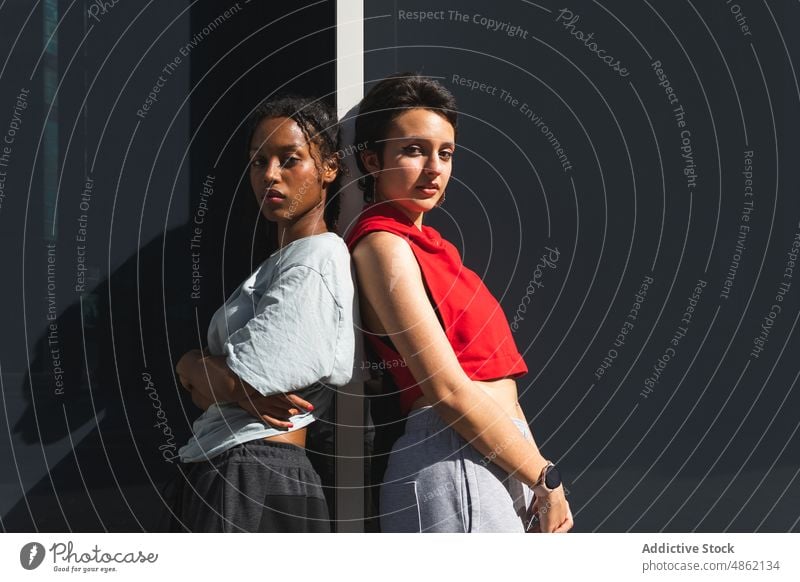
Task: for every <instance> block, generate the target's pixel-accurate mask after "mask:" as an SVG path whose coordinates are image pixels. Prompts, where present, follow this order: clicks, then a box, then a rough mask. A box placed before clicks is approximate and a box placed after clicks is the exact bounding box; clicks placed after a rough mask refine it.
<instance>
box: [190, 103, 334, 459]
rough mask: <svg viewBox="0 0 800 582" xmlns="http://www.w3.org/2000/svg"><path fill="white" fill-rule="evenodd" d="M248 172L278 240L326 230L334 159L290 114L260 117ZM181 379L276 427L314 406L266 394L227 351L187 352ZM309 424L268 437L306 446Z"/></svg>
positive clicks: (208, 400) (211, 399)
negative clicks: (232, 364) (235, 367)
mask: <svg viewBox="0 0 800 582" xmlns="http://www.w3.org/2000/svg"><path fill="white" fill-rule="evenodd" d="M249 153H250V164H249V169H248V173H249V178H250V186H251V187H252V189H253V194H254V195H255V197H256V202H257V203H258V205H259V208H260V210H261V213H262V215H263V216H264V218H266V219H267V220H269V221H271V222H275V223H276V224H277V227H278V244H279V246H281V247H284V246H286V245H287V244H289V243H290V242H292V241H295V240H298V239H301V238H304V237H307V236H312V235H315V234H321V233H324V232H328V228H327V226H326V224H325V220H324V210H325V201H326V199H327V198H326V196H327V188H328V186H329V185H330V184H331V182H333V180H334V179H335V178H336V173H337V168H336V166H335V164H331V163H325V162H323V161H322V160H321V156H320V152H319V149H318V147H317V145H316V144H314V143H311V144H309V143H308V142H307V141H306V137H305V134H304V133H303V130H302V129H300V126H299V125H297V123H296V122H295V121H294V120H293V119H290V118H288V117H275V118H268V119H264V120H262V121H261V122H260V123H259V124H258V127H257V128H256V131H255V132H254V133H253V138H252V140H251V142H250V152H249ZM176 371H177V372H178V379H179V380H180V382H181V384H182V385H183V386H184V388H186V389H187V390H189V391H190V392H191V394H192V401H193V402H194V403H195V404H196V405H197V406H198V407H200V408H202V409H203V410H206V409H207V408H208V407H209V406H211V405H212V404H214V403H215V402H218V401H225V402H236V403H237V404H238V405H239V406H241V407H242V408H244V409H245V410H247V411H248V412H249V413H250V414H252V415H253V416H255V417H258V418H261V419H262V420H263V421H264V422H266V423H268V424H270V425H271V426H273V427H275V428H282V429H288V428H291V427H292V425H291V423H290V422H288V418H289V417H290V416H293V415H295V414H299V413H300V411H303V410H309V411H310V410H313V406H312V405H311V404H310V403H309V402H307V401H306V400H303V399H302V398H300V397H299V396H297V395H296V394H291V393H290V394H278V395H272V396H262V395H261V394H259V393H258V392H257V391H256V390H255V389H254V388H253V387H252V386H250V385H249V384H247V383H246V382H243V381H242V380H241V379H240V378H239V377H238V376H236V374H234V373H233V372H232V371H231V370H230V368H228V365H227V363H226V357H225V356H211V355H207V354H204V353H203V351H201V350H191V351H189V352H187V353H186V354H185V355H184V356H183V357H182V358H181V359H180V361H179V362H178V365H177V367H176ZM305 433H306V430H305V429H300V430H297V431H294V432H292V433H287V434H282V435H276V436H274V437H268V438H269V439H270V440H279V441H284V442H289V443H292V444H295V445H299V446H303V445H304V443H305Z"/></svg>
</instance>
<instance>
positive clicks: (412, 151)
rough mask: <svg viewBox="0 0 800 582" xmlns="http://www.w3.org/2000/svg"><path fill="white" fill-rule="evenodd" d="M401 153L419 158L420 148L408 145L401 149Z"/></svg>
mask: <svg viewBox="0 0 800 582" xmlns="http://www.w3.org/2000/svg"><path fill="white" fill-rule="evenodd" d="M403 151H404V152H405V153H406V154H408V155H409V156H421V155H422V148H421V147H419V146H418V145H410V146H406V147H404V148H403Z"/></svg>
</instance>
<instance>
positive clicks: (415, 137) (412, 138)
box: [375, 135, 456, 148]
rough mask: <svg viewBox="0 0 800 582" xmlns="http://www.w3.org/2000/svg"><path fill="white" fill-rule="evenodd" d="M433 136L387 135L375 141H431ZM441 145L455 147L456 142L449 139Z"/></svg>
mask: <svg viewBox="0 0 800 582" xmlns="http://www.w3.org/2000/svg"><path fill="white" fill-rule="evenodd" d="M434 139H435V138H430V137H425V136H424V135H404V136H402V137H387V138H384V139H379V140H375V141H376V143H383V142H387V141H412V140H417V141H428V142H430V141H433V140H434ZM442 147H452V148H454V147H456V144H455V143H453V142H451V141H445V142H442Z"/></svg>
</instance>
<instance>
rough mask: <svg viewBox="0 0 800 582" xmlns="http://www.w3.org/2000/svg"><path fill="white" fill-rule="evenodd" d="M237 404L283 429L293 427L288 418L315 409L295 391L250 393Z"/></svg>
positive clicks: (273, 425) (271, 424) (260, 418)
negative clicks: (287, 392)
mask: <svg viewBox="0 0 800 582" xmlns="http://www.w3.org/2000/svg"><path fill="white" fill-rule="evenodd" d="M237 404H238V405H239V406H240V407H241V408H243V409H244V410H246V411H247V412H249V413H250V414H252V415H253V416H255V417H256V418H258V419H259V420H262V421H263V422H266V423H267V424H269V425H270V426H272V427H275V428H281V429H286V428H292V426H293V425H292V423H291V422H289V420H288V419H289V418H290V417H292V416H294V415H295V414H302V413H303V412H310V411H312V410H314V406H313V405H312V404H311V403H310V402H308V401H307V400H303V399H302V398H300V397H299V396H298V395H297V394H293V393H289V394H272V395H270V396H262V395H261V394H255V395H248V396H247V397H246V398H243V399H242V400H239V401H238V402H237Z"/></svg>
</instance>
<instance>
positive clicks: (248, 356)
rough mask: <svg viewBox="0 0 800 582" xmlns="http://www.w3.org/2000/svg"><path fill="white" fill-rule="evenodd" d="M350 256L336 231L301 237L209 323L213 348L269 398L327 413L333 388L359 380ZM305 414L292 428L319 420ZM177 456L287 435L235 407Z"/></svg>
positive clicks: (210, 453)
mask: <svg viewBox="0 0 800 582" xmlns="http://www.w3.org/2000/svg"><path fill="white" fill-rule="evenodd" d="M354 299H355V297H354V285H353V272H352V269H351V264H350V254H349V252H348V250H347V247H346V245H345V244H344V241H343V240H342V239H341V237H339V235H337V234H336V233H330V232H328V233H322V234H317V235H312V236H308V237H304V238H301V239H297V240H295V241H292V242H291V243H289V244H287V245H286V246H284V247H282V248H281V249H279V250H278V251H276V252H275V253H273V254H272V255H270V257H269V258H268V259H267V260H266V261H264V262H263V263H262V264H261V265H259V267H258V268H257V269H256V270H255V271H254V272H253V273H252V274H251V275H250V276H249V277H248V278H247V279H246V280H245V281H244V282H243V283H242V284H241V285H240V286H239V287H238V288H237V289H236V291H234V292H233V293H232V294H231V296H230V297H229V298H228V300H227V301H226V302H225V304H224V305H222V306H221V307H220V308H219V309H218V310H217V312H216V313H215V314H214V316H213V317H212V318H211V322H210V323H209V326H208V351H209V352H210V353H211V354H212V355H218V356H223V355H224V356H227V358H226V362H227V363H228V366H229V367H230V368H231V370H232V371H233V372H234V373H235V374H236V375H237V376H239V377H240V378H241V379H242V380H244V381H245V382H247V383H248V384H250V385H252V386H253V387H254V388H255V389H256V390H257V391H259V392H260V393H261V394H264V395H271V394H280V393H288V392H296V393H297V395H298V396H299V397H300V398H303V399H305V400H308V401H309V402H310V403H311V404H313V405H314V413H316V414H317V415H318V416H321V415H322V414H324V412H325V411H326V410H327V408H328V407H329V406H330V403H331V401H332V397H333V393H334V391H335V388H337V387H340V386H344V385H346V384H347V383H348V382H350V381H351V379H353V378H354V377H356V378H357V377H361V374H358V373H357V371H356V370H355V368H356V360H355V356H356V354H357V353H358V352H359V351H360V350H357V342H356V340H357V339H358V340H359V341H360V337H358V338H357V335H358V334H357V333H356V322H357V321H358V320H357V314H356V313H355V310H354ZM315 418H316V417H315V416H314V414H312V413H310V412H306V413H303V414H299V415H295V416H293V417H291V418H290V419H289V421H290V422H292V423H293V425H294V426H293V428H292V429H289V430H290V431H291V430H299V429H301V428H304V427H306V426H308V425H309V424H311V423H312V422H314V420H315ZM192 431H193V435H192V437H191V438H190V439H189V442H188V443H187V444H186V445H185V446H183V447H181V449H180V450H179V451H178V453H179V455H180V458H181V461H183V462H197V461H205V460H208V459H210V458H212V457H214V456H216V455H218V454H220V453H222V452H224V451H226V450H228V449H230V448H231V447H233V446H236V445H237V444H240V443H243V442H248V441H251V440H255V439H261V438H264V437H269V436H274V435H278V434H284V433H286V432H288V431H287V430H286V429H276V428H273V427H272V426H270V425H268V424H266V423H264V422H262V421H260V420H258V419H256V418H255V417H253V416H252V415H250V414H249V413H248V412H246V411H245V410H244V409H242V408H241V407H239V406H238V405H237V404H235V403H230V402H220V403H217V404H214V405H212V406H211V407H209V408H208V410H206V411H205V412H204V413H203V414H202V415H200V417H199V418H198V419H197V420H196V421H195V422H194V423H193V425H192Z"/></svg>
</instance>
